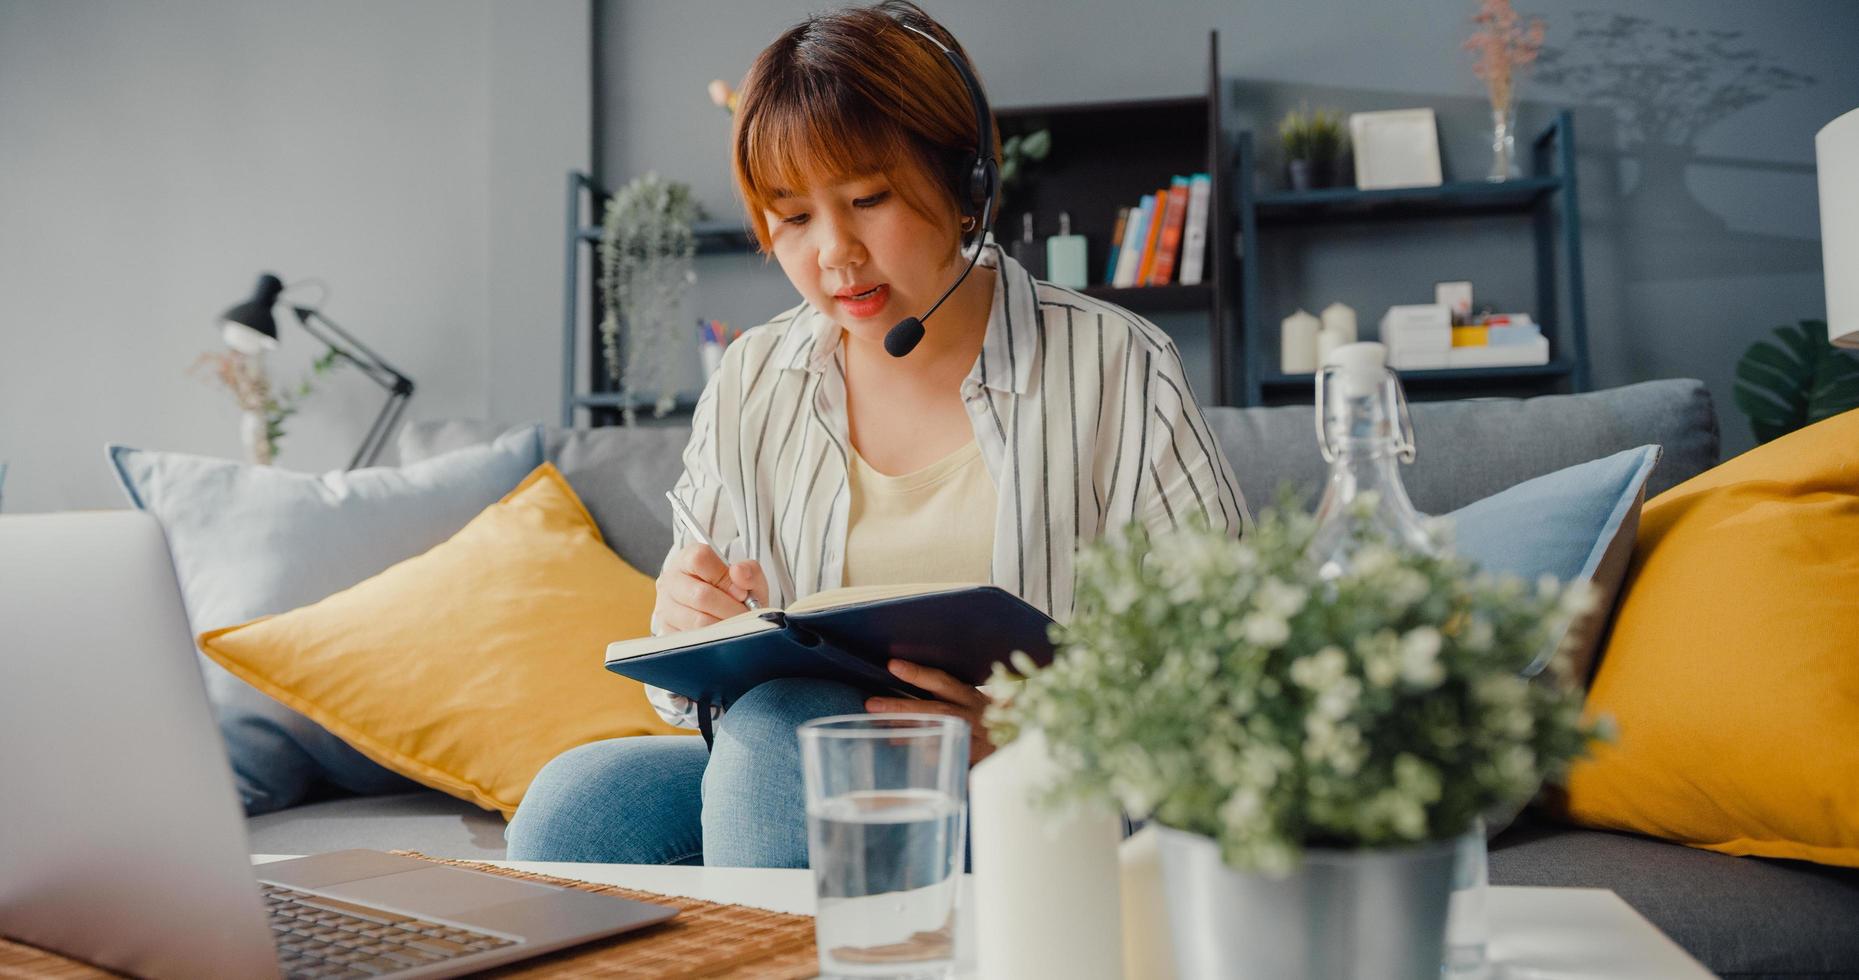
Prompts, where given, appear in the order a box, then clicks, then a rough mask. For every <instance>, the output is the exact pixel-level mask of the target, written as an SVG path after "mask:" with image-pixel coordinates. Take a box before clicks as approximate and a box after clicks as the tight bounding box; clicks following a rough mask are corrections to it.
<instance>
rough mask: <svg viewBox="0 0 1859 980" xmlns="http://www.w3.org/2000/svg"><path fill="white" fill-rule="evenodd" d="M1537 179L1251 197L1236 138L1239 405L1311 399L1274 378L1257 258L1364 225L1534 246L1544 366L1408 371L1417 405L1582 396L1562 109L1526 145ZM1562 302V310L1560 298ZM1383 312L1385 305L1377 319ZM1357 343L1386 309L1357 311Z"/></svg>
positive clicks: (1249, 144)
mask: <svg viewBox="0 0 1859 980" xmlns="http://www.w3.org/2000/svg"><path fill="white" fill-rule="evenodd" d="M1530 150H1531V153H1530V157H1531V165H1532V173H1531V174H1529V175H1528V176H1525V177H1521V178H1518V179H1516V180H1508V181H1501V182H1495V183H1493V182H1489V181H1455V182H1451V183H1446V184H1442V185H1440V186H1438V187H1405V188H1399V189H1389V190H1368V191H1364V190H1357V189H1355V188H1353V187H1340V188H1324V189H1321V190H1311V191H1260V190H1257V189H1256V188H1257V181H1258V178H1257V176H1256V170H1257V167H1256V157H1255V154H1254V147H1253V134H1251V133H1241V134H1239V140H1238V158H1239V159H1238V174H1239V180H1238V181H1237V182H1236V186H1237V195H1236V204H1237V211H1238V218H1239V225H1240V239H1241V248H1240V251H1241V254H1242V261H1241V262H1240V264H1239V278H1240V284H1239V294H1240V300H1239V321H1240V342H1239V347H1240V351H1241V353H1242V358H1241V360H1242V364H1243V366H1244V367H1243V373H1244V376H1245V380H1244V386H1243V387H1244V391H1243V398H1244V402H1243V403H1244V404H1247V405H1260V404H1270V403H1274V402H1286V401H1298V400H1308V399H1309V398H1310V397H1311V394H1312V388H1313V381H1312V377H1311V375H1308V374H1297V375H1287V374H1283V373H1281V372H1280V371H1279V370H1278V337H1277V331H1278V320H1277V317H1275V316H1272V315H1271V313H1270V311H1264V310H1261V309H1260V305H1261V304H1260V296H1261V288H1260V282H1259V275H1260V273H1259V268H1260V265H1261V262H1260V261H1259V259H1258V257H1259V256H1261V255H1262V254H1264V253H1263V252H1262V251H1261V250H1262V249H1270V248H1273V247H1275V246H1276V245H1277V242H1278V240H1279V238H1281V237H1282V236H1275V235H1274V233H1275V232H1282V231H1284V230H1286V229H1291V228H1295V227H1300V226H1302V227H1309V228H1315V229H1319V230H1320V232H1313V234H1316V233H1320V234H1322V235H1324V236H1341V235H1348V234H1351V233H1352V230H1353V229H1357V228H1361V227H1363V226H1367V225H1384V224H1388V223H1408V222H1424V221H1450V220H1454V219H1459V218H1475V217H1493V216H1495V217H1499V218H1504V219H1515V222H1514V223H1515V225H1516V229H1517V231H1519V232H1521V231H1525V230H1527V231H1528V232H1529V234H1530V236H1531V252H1532V257H1533V264H1534V269H1533V272H1534V279H1535V282H1534V292H1535V297H1534V298H1535V309H1534V310H1532V311H1530V312H1531V313H1532V315H1533V316H1535V318H1536V320H1537V322H1538V323H1540V324H1541V325H1542V329H1543V332H1544V334H1545V335H1546V336H1548V337H1549V347H1550V361H1549V363H1548V364H1541V365H1529V366H1521V367H1488V368H1457V369H1451V370H1431V371H1403V372H1401V380H1402V382H1403V384H1405V385H1406V386H1407V388H1408V389H1409V390H1410V392H1412V393H1413V394H1414V395H1415V396H1416V397H1418V398H1462V397H1472V396H1480V395H1533V394H1546V393H1551V392H1573V391H1586V390H1587V389H1588V387H1589V373H1588V323H1587V320H1588V318H1587V309H1586V303H1585V300H1584V296H1583V283H1582V267H1581V214H1580V207H1579V205H1578V203H1577V195H1576V184H1575V135H1574V128H1573V123H1572V122H1571V120H1570V117H1569V113H1568V112H1567V111H1563V112H1559V113H1557V115H1556V117H1555V120H1554V121H1553V122H1551V123H1550V124H1549V125H1548V126H1547V127H1545V128H1544V129H1543V130H1542V132H1541V133H1540V134H1538V135H1537V137H1536V138H1535V140H1533V141H1532V143H1531V146H1530ZM1565 297H1566V300H1567V303H1566V306H1564V304H1563V303H1562V300H1563V299H1564V298H1565ZM1385 308H1386V304H1384V305H1383V307H1382V309H1385ZM1357 312H1358V315H1359V316H1360V317H1361V325H1362V336H1363V338H1364V339H1372V337H1373V334H1374V329H1375V323H1376V322H1377V321H1378V320H1379V319H1380V313H1381V309H1373V310H1370V309H1363V310H1358V311H1357Z"/></svg>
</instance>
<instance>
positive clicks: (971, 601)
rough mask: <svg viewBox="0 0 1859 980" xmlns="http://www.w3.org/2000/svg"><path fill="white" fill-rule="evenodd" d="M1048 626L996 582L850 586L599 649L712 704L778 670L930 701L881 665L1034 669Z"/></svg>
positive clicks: (1048, 646) (953, 670) (631, 673)
mask: <svg viewBox="0 0 1859 980" xmlns="http://www.w3.org/2000/svg"><path fill="white" fill-rule="evenodd" d="M1051 626H1052V619H1051V617H1049V616H1047V615H1046V614H1045V613H1043V612H1040V611H1039V610H1038V609H1036V608H1034V607H1033V606H1031V605H1029V604H1028V603H1027V602H1026V601H1025V600H1023V599H1021V598H1020V597H1019V596H1016V595H1014V594H1013V593H1011V592H1008V591H1007V590H1005V589H1002V588H1000V587H998V586H993V585H978V584H969V583H938V584H916V585H877V586H854V587H849V588H839V589H827V590H825V591H823V592H816V593H814V594H813V595H810V596H807V597H806V598H804V599H800V600H797V601H795V602H791V603H788V604H787V605H786V606H785V607H783V608H779V609H756V610H752V611H750V612H745V613H740V614H738V615H736V616H732V617H730V618H729V619H724V620H720V621H718V622H715V623H711V624H710V625H709V626H704V627H700V628H698V629H692V630H682V631H679V632H675V633H666V634H664V635H662V636H646V637H640V638H638V639H632V640H621V641H619V642H616V643H613V644H611V645H609V646H608V647H607V657H606V666H607V669H608V670H610V671H612V672H614V673H616V674H620V675H623V676H626V677H630V678H632V679H634V680H636V681H640V682H642V683H645V684H650V685H652V686H654V687H660V688H664V689H665V690H667V691H671V692H672V693H674V694H682V695H684V696H685V697H687V698H690V699H691V700H692V701H695V702H697V703H698V704H706V705H714V706H717V707H721V708H728V707H729V706H730V705H731V704H732V703H734V702H735V700H736V699H737V698H739V697H741V696H742V695H743V694H745V693H747V692H748V691H749V690H751V689H752V688H754V687H755V686H756V685H758V684H762V683H764V682H766V681H771V680H776V679H779V678H784V677H810V678H819V679H825V680H836V681H843V682H845V683H847V684H851V685H852V686H854V687H857V688H860V689H862V690H865V691H870V692H874V693H879V694H895V695H902V696H905V697H916V698H929V699H933V697H934V696H933V695H931V694H929V693H928V692H926V691H923V690H921V689H919V688H917V687H915V686H914V685H911V684H908V683H906V682H905V681H903V680H901V679H900V678H898V677H897V676H896V675H895V674H892V673H891V672H890V670H889V668H888V664H889V663H890V661H891V660H893V659H897V660H908V661H910V662H912V663H918V664H922V665H924V666H928V667H934V668H936V669H938V670H941V671H944V672H946V673H948V674H950V675H952V676H954V677H955V678H956V679H957V680H959V681H961V682H962V683H964V684H975V685H979V684H981V683H983V682H984V681H986V680H987V679H988V675H989V673H990V671H991V670H992V669H993V666H994V664H996V663H1004V662H1006V660H1007V658H1008V656H1009V655H1011V654H1012V653H1013V652H1014V651H1015V650H1024V651H1026V653H1027V655H1028V656H1030V657H1032V658H1033V662H1034V663H1037V664H1040V665H1042V666H1043V665H1045V664H1048V663H1051V661H1052V654H1053V643H1052V640H1051V637H1050V634H1049V633H1048V632H1047V630H1048V629H1049V628H1050V627H1051ZM707 714H708V713H707V712H700V717H702V716H705V715H707Z"/></svg>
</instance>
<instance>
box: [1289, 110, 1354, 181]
mask: <svg viewBox="0 0 1859 980" xmlns="http://www.w3.org/2000/svg"><path fill="white" fill-rule="evenodd" d="M1278 139H1279V141H1280V142H1282V143H1283V144H1284V153H1285V172H1286V175H1287V178H1288V179H1289V181H1290V184H1291V189H1292V190H1294V191H1307V190H1311V189H1312V188H1317V187H1329V186H1331V185H1332V184H1334V183H1335V182H1336V160H1337V158H1338V157H1340V156H1342V153H1343V144H1344V142H1345V140H1344V137H1343V117H1342V113H1340V112H1334V111H1326V110H1323V109H1318V110H1316V111H1315V112H1305V111H1300V110H1296V109H1293V110H1292V111H1290V112H1288V113H1286V114H1285V117H1284V119H1283V120H1281V121H1280V122H1279V123H1278Z"/></svg>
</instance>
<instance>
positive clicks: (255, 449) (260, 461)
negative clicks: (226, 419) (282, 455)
mask: <svg viewBox="0 0 1859 980" xmlns="http://www.w3.org/2000/svg"><path fill="white" fill-rule="evenodd" d="M239 441H240V442H241V443H242V444H244V446H245V458H246V459H248V460H250V461H251V462H253V463H255V464H257V465H259V466H270V465H271V460H272V458H273V456H275V455H276V447H275V446H273V445H272V444H271V431H270V426H269V425H268V424H267V423H266V421H265V413H263V412H246V413H245V414H243V415H241V416H240V417H239Z"/></svg>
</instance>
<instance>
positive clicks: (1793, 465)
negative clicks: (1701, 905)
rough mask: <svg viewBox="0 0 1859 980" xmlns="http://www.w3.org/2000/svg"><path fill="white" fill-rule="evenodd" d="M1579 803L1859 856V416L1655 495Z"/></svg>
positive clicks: (1569, 803) (1599, 686) (1576, 790)
mask: <svg viewBox="0 0 1859 980" xmlns="http://www.w3.org/2000/svg"><path fill="white" fill-rule="evenodd" d="M1588 704H1589V709H1590V711H1591V712H1596V713H1602V714H1609V715H1612V716H1613V717H1614V719H1615V721H1616V722H1618V724H1619V729H1620V734H1619V739H1618V741H1617V742H1616V743H1615V744H1613V745H1602V746H1598V747H1597V748H1596V750H1595V753H1594V757H1593V758H1592V759H1591V760H1589V761H1587V762H1584V763H1581V764H1578V765H1577V766H1575V768H1574V769H1573V770H1572V771H1571V772H1570V774H1569V784H1568V789H1567V797H1566V802H1565V805H1566V808H1567V813H1568V815H1569V816H1570V817H1572V818H1573V819H1574V820H1576V821H1577V822H1579V823H1583V824H1588V825H1590V826H1595V827H1604V828H1610V829H1619V830H1630V831H1637V832H1639V833H1643V834H1651V835H1653V836H1656V837H1664V838H1669V839H1671V840H1675V841H1681V842H1683V843H1686V844H1690V845H1692V846H1694V847H1701V848H1705V849H1707V850H1712V851H1721V852H1722V853H1725V854H1747V855H1758V856H1762V857H1778V858H1798V859H1801V860H1805V861H1817V862H1820V863H1822V864H1837V865H1845V866H1848V867H1859V411H1851V412H1847V413H1845V414H1844V415H1839V416H1836V417H1834V418H1831V419H1828V420H1826V421H1823V422H1820V423H1818V424H1816V425H1813V426H1810V427H1808V428H1806V429H1802V430H1800V431H1798V432H1794V433H1791V434H1790V435H1788V436H1785V437H1783V438H1781V439H1778V440H1776V441H1774V442H1772V443H1769V444H1768V445H1765V446H1762V447H1760V448H1757V449H1755V450H1752V451H1750V452H1748V453H1745V454H1744V455H1742V456H1739V457H1737V458H1736V459H1733V460H1731V461H1729V462H1727V463H1725V464H1723V465H1722V466H1719V467H1717V468H1716V469H1713V470H1710V471H1709V472H1706V473H1704V474H1702V475H1700V476H1698V477H1696V478H1694V479H1692V480H1690V481H1687V482H1685V483H1683V484H1680V485H1679V486H1677V487H1674V488H1672V489H1671V490H1669V491H1667V492H1665V493H1663V494H1660V495H1659V496H1658V497H1656V498H1654V499H1653V500H1652V501H1650V502H1649V503H1647V504H1646V508H1645V512H1644V513H1643V514H1642V516H1641V517H1640V530H1639V539H1638V543H1637V545H1636V548H1635V551H1634V556H1633V563H1632V566H1631V568H1630V569H1629V571H1628V573H1627V580H1626V584H1625V585H1624V586H1623V597H1622V599H1621V603H1620V609H1619V612H1618V614H1617V617H1616V620H1615V623H1614V629H1613V635H1612V637H1611V638H1610V639H1609V641H1608V644H1607V649H1606V651H1605V652H1604V653H1603V655H1602V659H1601V666H1600V669H1599V670H1598V671H1597V672H1596V674H1595V678H1594V685H1593V687H1592V689H1591V691H1590V694H1589V697H1588Z"/></svg>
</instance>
